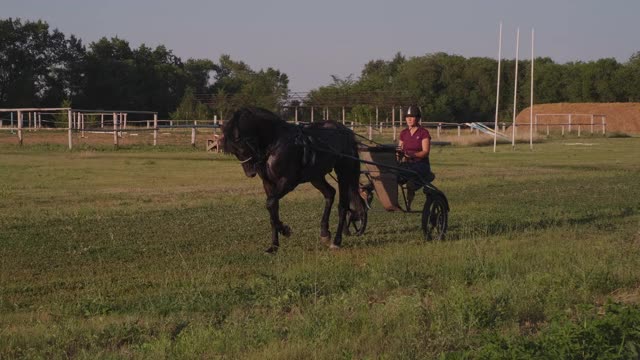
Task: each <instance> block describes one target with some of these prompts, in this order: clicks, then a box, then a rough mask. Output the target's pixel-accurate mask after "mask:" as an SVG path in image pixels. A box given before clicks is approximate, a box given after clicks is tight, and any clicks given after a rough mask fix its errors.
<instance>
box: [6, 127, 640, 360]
mask: <svg viewBox="0 0 640 360" xmlns="http://www.w3.org/2000/svg"><path fill="white" fill-rule="evenodd" d="M0 154H1V155H0V359H4V358H7V359H9V358H87V359H88V358H92V359H93V358H96V357H98V358H113V357H125V358H159V357H169V358H248V359H264V358H285V359H286V358H289V359H300V358H309V359H335V358H347V359H348V358H389V359H398V358H399V359H414V358H420V359H422V358H438V357H442V358H528V357H531V358H636V357H637V356H638V352H639V351H640V260H639V259H640V186H639V185H640V180H639V179H640V139H637V138H623V139H610V138H583V139H579V140H576V139H568V140H556V141H550V142H547V143H542V144H537V145H536V148H535V151H533V152H530V151H528V148H527V147H526V146H525V145H521V146H518V148H517V149H516V151H511V149H510V146H509V145H501V146H499V147H498V153H496V154H494V153H492V151H491V148H489V147H437V148H434V150H433V151H432V155H431V159H432V160H431V161H432V166H433V168H434V171H435V172H436V173H437V175H438V178H437V180H436V182H435V184H436V185H437V186H438V187H439V188H441V189H442V190H443V191H444V192H445V193H446V194H447V196H448V197H449V201H450V205H451V213H450V219H449V223H450V231H449V234H448V240H447V241H442V242H431V243H425V242H424V241H423V240H422V236H421V231H420V225H419V222H420V218H419V215H417V214H416V215H402V214H397V213H386V212H383V211H381V210H379V209H380V206H379V204H378V206H377V209H375V208H376V205H374V209H373V210H372V211H371V212H370V213H369V226H368V229H367V232H366V234H365V235H364V236H361V237H347V238H345V239H344V248H343V249H341V250H339V251H329V250H327V249H326V248H325V247H323V246H322V245H321V244H320V243H319V218H320V216H321V210H322V206H323V199H322V197H321V195H320V194H319V193H318V192H317V191H316V190H315V189H313V188H312V187H311V186H309V185H303V186H301V187H299V188H298V189H297V190H296V191H295V192H293V193H291V194H289V195H288V196H287V197H286V198H285V199H284V200H283V201H282V202H281V206H280V208H281V215H282V218H283V221H284V222H286V223H288V224H289V225H291V227H292V230H293V235H292V237H290V238H287V239H284V240H283V241H282V244H281V248H280V252H279V253H278V255H276V256H268V255H265V254H264V253H263V250H264V249H265V248H266V247H267V245H268V244H269V240H270V227H269V219H268V215H267V212H266V210H265V208H264V202H265V198H264V194H263V191H262V187H261V184H260V182H259V180H257V179H255V178H254V179H248V178H245V177H244V174H243V172H242V170H241V167H240V165H239V164H238V162H237V161H236V160H235V159H232V158H230V157H227V156H225V155H222V154H209V153H204V152H201V151H195V150H188V149H183V150H181V149H176V148H166V147H164V148H163V147H161V148H159V149H148V148H145V149H141V148H132V149H122V150H118V151H114V150H105V149H102V150H101V149H88V148H85V149H84V150H74V151H73V152H68V151H66V150H65V148H64V145H52V146H47V145H29V146H23V147H22V148H19V147H16V146H15V145H9V144H0ZM335 213H336V211H334V214H333V217H332V227H333V228H335V224H336V216H335ZM634 354H635V355H634Z"/></svg>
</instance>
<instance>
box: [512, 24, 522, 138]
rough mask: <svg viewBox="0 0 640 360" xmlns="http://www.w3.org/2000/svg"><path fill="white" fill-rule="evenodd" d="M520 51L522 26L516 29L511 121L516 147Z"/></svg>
mask: <svg viewBox="0 0 640 360" xmlns="http://www.w3.org/2000/svg"><path fill="white" fill-rule="evenodd" d="M519 52H520V28H518V30H517V31H516V76H515V80H514V84H513V122H512V123H511V147H512V148H515V147H516V111H517V106H518V55H519Z"/></svg>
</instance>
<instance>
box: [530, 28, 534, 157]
mask: <svg viewBox="0 0 640 360" xmlns="http://www.w3.org/2000/svg"><path fill="white" fill-rule="evenodd" d="M534 34H535V33H534V29H533V28H532V29H531V101H530V102H531V104H530V106H529V149H530V150H533V63H534V55H533V54H534V53H533V42H534V39H535V35H534Z"/></svg>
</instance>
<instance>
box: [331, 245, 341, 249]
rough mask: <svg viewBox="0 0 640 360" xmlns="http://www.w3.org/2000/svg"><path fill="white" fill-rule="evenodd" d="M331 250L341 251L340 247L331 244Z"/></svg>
mask: <svg viewBox="0 0 640 360" xmlns="http://www.w3.org/2000/svg"><path fill="white" fill-rule="evenodd" d="M329 250H340V245H336V244H331V245H329Z"/></svg>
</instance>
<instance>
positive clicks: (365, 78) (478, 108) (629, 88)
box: [309, 52, 640, 122]
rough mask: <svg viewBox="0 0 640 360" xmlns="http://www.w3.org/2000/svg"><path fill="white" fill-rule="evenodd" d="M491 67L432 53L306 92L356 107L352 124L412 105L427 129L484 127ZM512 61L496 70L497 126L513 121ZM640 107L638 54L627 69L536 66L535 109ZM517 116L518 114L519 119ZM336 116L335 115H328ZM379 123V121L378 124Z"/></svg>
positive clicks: (492, 89) (524, 102)
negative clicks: (438, 124)
mask: <svg viewBox="0 0 640 360" xmlns="http://www.w3.org/2000/svg"><path fill="white" fill-rule="evenodd" d="M497 68H498V64H497V60H495V59H490V58H482V57H471V58H465V57H462V56H458V55H449V54H446V53H434V54H427V55H424V56H417V57H411V58H406V57H405V56H403V55H402V54H400V53H397V54H396V55H395V57H393V59H391V60H373V61H370V62H368V63H367V64H366V65H365V66H364V68H363V70H362V72H361V74H360V76H359V78H358V79H354V78H353V76H348V77H346V78H339V77H336V76H334V77H333V83H332V84H330V85H327V86H323V87H320V88H318V89H316V90H314V91H312V92H311V94H310V95H309V99H310V100H312V101H313V102H315V103H316V104H325V103H328V102H330V101H332V99H336V98H343V99H344V98H349V97H351V98H353V99H359V100H355V101H360V103H361V104H364V105H360V106H357V107H354V108H352V111H354V112H355V114H352V115H354V116H356V117H357V116H358V115H359V116H360V117H362V118H369V119H371V118H372V112H373V111H374V109H375V106H385V108H384V109H380V110H381V111H382V112H383V114H382V115H380V114H379V116H384V117H386V118H388V119H390V114H389V109H388V107H389V105H390V104H396V105H403V103H404V105H406V104H407V103H413V104H417V105H419V106H420V107H421V108H422V111H423V114H424V115H425V116H426V118H427V119H428V120H429V121H442V122H447V121H448V122H468V121H490V120H493V118H494V116H495V100H496V82H497ZM530 81H531V61H530V60H522V61H519V63H518V96H517V99H516V101H517V109H519V110H522V109H524V108H525V107H528V106H529V104H530V94H531V91H530V85H531V83H530ZM514 82H515V60H503V61H502V66H501V92H500V104H501V106H500V110H499V115H500V118H502V119H505V120H507V121H508V120H509V119H511V118H512V113H513V89H514ZM637 101H640V52H636V53H635V54H634V55H632V56H631V58H630V59H629V60H628V61H627V62H626V63H619V62H618V61H616V60H615V59H613V58H605V59H600V60H597V61H590V62H581V61H577V62H569V63H565V64H557V63H555V62H554V61H553V60H551V59H550V58H548V57H542V58H536V59H535V61H534V103H535V104H541V103H557V102H637ZM519 110H518V111H519ZM334 111H338V110H334ZM383 119H384V118H383Z"/></svg>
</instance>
